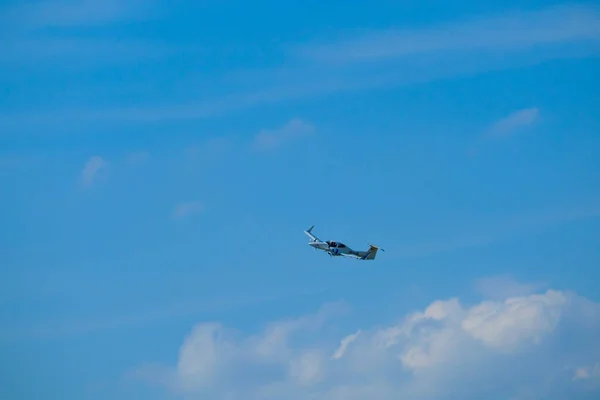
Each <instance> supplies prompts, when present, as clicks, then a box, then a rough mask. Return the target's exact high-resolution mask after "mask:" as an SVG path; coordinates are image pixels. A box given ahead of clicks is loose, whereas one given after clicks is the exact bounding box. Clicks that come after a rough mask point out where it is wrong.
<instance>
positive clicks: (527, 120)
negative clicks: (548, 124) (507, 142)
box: [489, 107, 540, 136]
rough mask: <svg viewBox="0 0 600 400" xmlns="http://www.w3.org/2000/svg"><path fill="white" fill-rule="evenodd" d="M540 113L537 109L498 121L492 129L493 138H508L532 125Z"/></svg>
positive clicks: (518, 112) (521, 111) (517, 112)
mask: <svg viewBox="0 0 600 400" xmlns="http://www.w3.org/2000/svg"><path fill="white" fill-rule="evenodd" d="M539 114H540V111H539V109H538V108H536V107H532V108H525V109H522V110H518V111H515V112H513V113H511V114H510V115H508V116H506V117H504V118H502V119H501V120H499V121H497V122H496V123H495V124H494V125H493V126H492V128H491V129H490V132H489V135H491V136H507V135H510V134H512V133H514V132H515V131H517V130H518V129H520V128H524V127H527V126H530V125H532V124H533V123H534V122H535V121H536V120H537V119H538V117H539Z"/></svg>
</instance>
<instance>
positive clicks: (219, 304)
mask: <svg viewBox="0 0 600 400" xmlns="http://www.w3.org/2000/svg"><path fill="white" fill-rule="evenodd" d="M324 290H325V289H324V287H318V286H314V287H311V288H305V289H300V290H298V289H290V288H276V289H273V288H271V289H270V290H264V289H261V290H257V289H256V288H254V289H252V290H251V291H249V292H248V293H243V294H241V295H240V294H239V293H236V294H235V295H234V294H232V293H228V294H227V295H220V296H216V297H211V298H203V299H199V298H192V299H180V300H177V301H174V302H172V303H168V304H159V305H155V306H148V307H146V308H141V309H136V310H130V311H129V312H127V311H125V310H123V309H121V310H118V311H117V312H115V313H112V314H109V315H96V316H89V317H87V318H85V317H84V318H79V319H69V320H62V321H59V320H53V321H45V322H40V323H38V324H31V325H24V326H6V325H5V326H1V327H0V342H4V343H7V342H15V341H29V340H46V339H56V338H59V339H61V338H68V337H73V336H80V335H86V334H89V333H94V332H105V331H114V330H119V329H126V328H133V327H143V326H151V325H154V324H161V323H164V322H166V321H173V320H177V319H181V318H186V317H190V316H194V315H201V314H203V313H214V312H225V311H230V310H238V309H241V308H244V307H248V306H252V305H260V304H264V303H269V302H276V301H280V300H282V299H287V298H290V297H296V296H298V297H302V296H312V295H315V294H318V293H322V292H323V291H324Z"/></svg>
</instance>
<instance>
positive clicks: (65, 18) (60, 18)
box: [0, 0, 153, 31]
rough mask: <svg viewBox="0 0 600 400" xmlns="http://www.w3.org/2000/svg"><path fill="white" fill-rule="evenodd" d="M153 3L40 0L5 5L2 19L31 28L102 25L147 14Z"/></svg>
mask: <svg viewBox="0 0 600 400" xmlns="http://www.w3.org/2000/svg"><path fill="white" fill-rule="evenodd" d="M152 3H153V1H140V0H58V1H56V0H52V1H50V0H40V1H34V2H25V3H19V4H16V5H8V6H6V5H5V6H4V7H2V9H0V21H2V22H3V23H4V24H5V25H4V26H5V28H6V27H7V26H9V27H13V28H15V29H20V30H29V31H35V30H40V29H45V28H73V27H90V26H99V25H106V24H110V23H114V22H119V21H131V20H134V19H139V18H142V17H146V16H147V15H148V13H147V12H148V10H149V6H150V5H151V4H152ZM7 24H8V25H7ZM12 24H14V25H12ZM17 24H18V26H17Z"/></svg>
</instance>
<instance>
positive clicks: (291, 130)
mask: <svg viewBox="0 0 600 400" xmlns="http://www.w3.org/2000/svg"><path fill="white" fill-rule="evenodd" d="M313 132H314V127H313V126H312V125H311V124H309V123H307V122H304V121H303V120H301V119H299V118H294V119H292V120H290V121H289V122H288V123H287V124H285V125H284V126H282V127H281V128H279V129H274V130H267V129H263V130H262V131H260V132H259V133H258V134H257V135H256V136H255V137H254V142H253V147H254V149H256V150H271V149H274V148H277V147H279V146H281V145H282V144H283V143H285V142H288V141H291V140H294V139H298V138H301V137H304V136H307V135H310V134H312V133H313Z"/></svg>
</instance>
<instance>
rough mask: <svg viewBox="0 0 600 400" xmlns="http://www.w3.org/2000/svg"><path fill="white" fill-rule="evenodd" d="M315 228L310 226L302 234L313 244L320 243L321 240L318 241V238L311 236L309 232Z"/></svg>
mask: <svg viewBox="0 0 600 400" xmlns="http://www.w3.org/2000/svg"><path fill="white" fill-rule="evenodd" d="M314 227H315V226H314V225H313V226H311V227H310V228H308V229H307V230H305V231H304V233H305V234H306V235H307V236H308V237H309V238H310V239H311V240H312V241H314V242H320V241H321V239H319V238H318V237H316V236H315V235H313V234H312V233H311V232H312V230H313V228H314Z"/></svg>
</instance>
